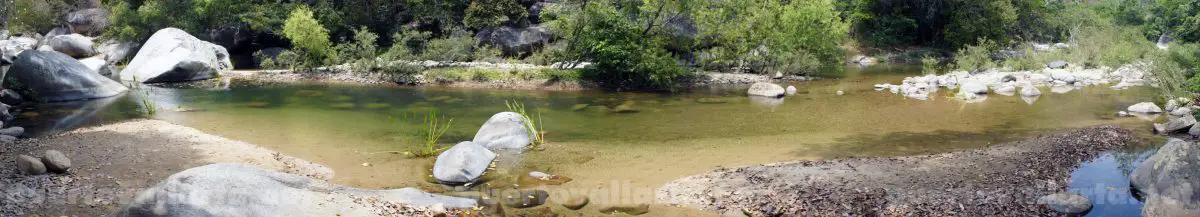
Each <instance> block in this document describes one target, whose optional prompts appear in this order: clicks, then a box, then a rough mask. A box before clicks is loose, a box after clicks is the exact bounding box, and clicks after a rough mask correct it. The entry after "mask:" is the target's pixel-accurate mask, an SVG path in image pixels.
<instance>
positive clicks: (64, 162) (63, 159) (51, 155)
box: [42, 150, 71, 173]
mask: <svg viewBox="0 0 1200 217" xmlns="http://www.w3.org/2000/svg"><path fill="white" fill-rule="evenodd" d="M42 164H44V165H46V170H47V171H50V172H52V173H66V172H67V170H69V169H71V159H69V158H67V155H66V154H63V153H62V152H59V151H57V150H46V155H45V156H42Z"/></svg>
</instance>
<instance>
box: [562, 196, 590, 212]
mask: <svg viewBox="0 0 1200 217" xmlns="http://www.w3.org/2000/svg"><path fill="white" fill-rule="evenodd" d="M587 204H588V197H587V196H584V195H576V196H571V199H567V201H566V202H563V203H562V206H563V207H566V208H567V209H571V210H579V209H582V208H583V207H584V206H587Z"/></svg>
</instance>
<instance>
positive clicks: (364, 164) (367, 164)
mask: <svg viewBox="0 0 1200 217" xmlns="http://www.w3.org/2000/svg"><path fill="white" fill-rule="evenodd" d="M362 166H364V167H371V163H362Z"/></svg>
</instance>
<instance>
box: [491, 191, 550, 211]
mask: <svg viewBox="0 0 1200 217" xmlns="http://www.w3.org/2000/svg"><path fill="white" fill-rule="evenodd" d="M500 198H501V201H502V202H504V206H507V207H512V208H518V209H520V208H529V207H535V206H540V205H542V204H544V203H546V199H547V198H550V193H547V192H546V191H543V190H520V191H505V192H503V195H501V197H500Z"/></svg>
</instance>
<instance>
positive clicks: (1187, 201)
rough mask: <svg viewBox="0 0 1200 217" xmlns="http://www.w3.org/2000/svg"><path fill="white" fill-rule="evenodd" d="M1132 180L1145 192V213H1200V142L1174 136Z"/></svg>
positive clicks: (1137, 171)
mask: <svg viewBox="0 0 1200 217" xmlns="http://www.w3.org/2000/svg"><path fill="white" fill-rule="evenodd" d="M1129 180H1130V182H1131V183H1132V185H1133V187H1134V189H1135V190H1136V191H1138V192H1139V193H1141V195H1143V196H1144V198H1145V201H1146V205H1145V207H1143V208H1142V216H1200V195H1198V194H1197V192H1200V189H1198V188H1200V145H1198V144H1196V143H1195V142H1188V141H1184V140H1180V139H1170V140H1168V141H1167V144H1166V145H1163V147H1162V148H1160V149H1158V152H1156V153H1155V154H1154V155H1153V156H1150V158H1148V159H1146V161H1144V162H1142V164H1140V165H1139V166H1138V167H1137V169H1136V170H1134V171H1133V174H1130V176H1129Z"/></svg>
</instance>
